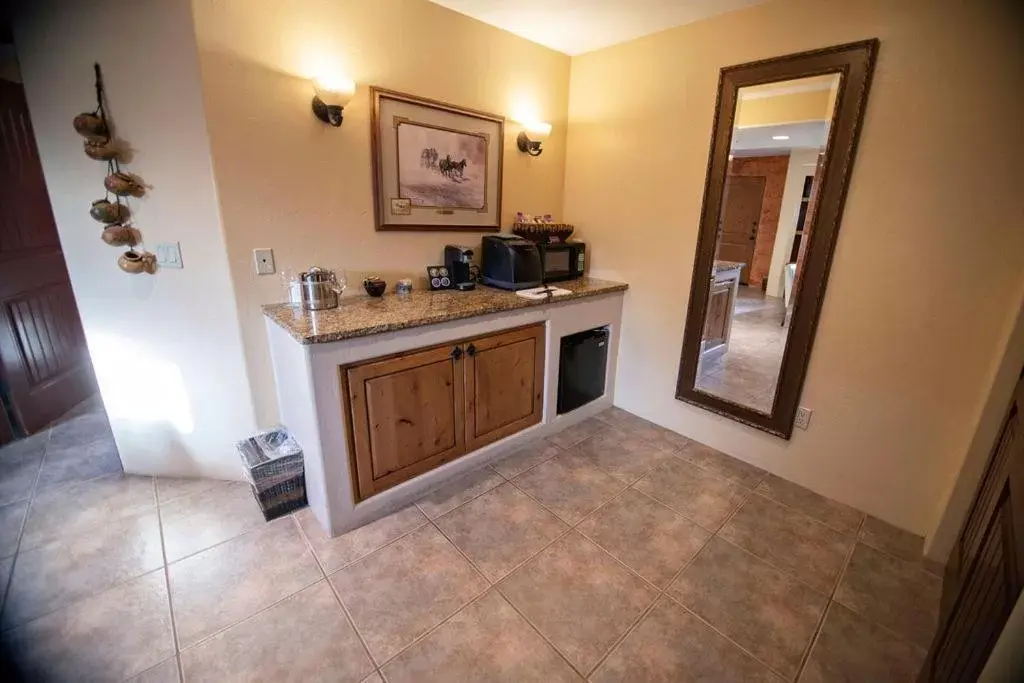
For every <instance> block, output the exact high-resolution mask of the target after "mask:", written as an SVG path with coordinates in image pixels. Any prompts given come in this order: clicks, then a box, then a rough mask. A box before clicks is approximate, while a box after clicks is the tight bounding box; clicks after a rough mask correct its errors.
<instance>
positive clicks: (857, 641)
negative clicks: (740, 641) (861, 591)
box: [800, 602, 927, 683]
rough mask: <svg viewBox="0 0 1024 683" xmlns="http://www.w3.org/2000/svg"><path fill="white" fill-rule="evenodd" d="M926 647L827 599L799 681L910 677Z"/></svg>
mask: <svg viewBox="0 0 1024 683" xmlns="http://www.w3.org/2000/svg"><path fill="white" fill-rule="evenodd" d="M926 655H927V651H926V650H925V649H924V648H922V647H918V646H917V645H914V644H913V643H910V642H907V641H905V640H903V639H902V638H900V637H899V636H896V635H893V634H892V633H891V632H889V631H887V630H885V629H884V628H882V627H880V626H878V625H876V624H873V623H871V622H870V621H868V620H867V619H865V618H864V617H861V616H860V615H857V614H854V613H853V612H851V611H850V610H848V609H846V608H845V607H843V606H842V605H840V604H837V603H835V602H833V603H831V604H830V605H829V608H828V614H827V615H826V616H825V623H824V624H823V625H822V627H821V633H819V634H818V638H817V640H815V642H814V647H813V648H812V649H811V654H810V656H809V657H808V658H807V664H805V665H804V670H803V673H801V674H800V683H841V682H845V681H874V682H877V683H884V682H886V681H893V682H894V683H895V682H897V681H905V682H908V683H909V681H913V680H915V679H916V678H917V674H918V671H920V669H921V666H922V665H923V664H924V660H925V656H926Z"/></svg>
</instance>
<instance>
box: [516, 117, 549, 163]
mask: <svg viewBox="0 0 1024 683" xmlns="http://www.w3.org/2000/svg"><path fill="white" fill-rule="evenodd" d="M550 133H551V124H550V123H544V122H543V121H533V122H530V123H523V131H522V132H521V133H520V134H519V135H518V137H516V144H517V145H519V151H520V152H526V153H527V154H529V155H530V156H531V157H539V156H540V155H541V153H542V152H543V151H544V150H543V149H542V148H541V143H542V142H544V140H546V139H547V137H548V135H549V134H550Z"/></svg>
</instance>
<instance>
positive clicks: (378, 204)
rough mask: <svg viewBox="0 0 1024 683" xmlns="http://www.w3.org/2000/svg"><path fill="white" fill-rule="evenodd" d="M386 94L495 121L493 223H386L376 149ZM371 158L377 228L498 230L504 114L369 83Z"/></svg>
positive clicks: (398, 98) (380, 170) (499, 223)
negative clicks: (496, 192) (496, 190)
mask: <svg viewBox="0 0 1024 683" xmlns="http://www.w3.org/2000/svg"><path fill="white" fill-rule="evenodd" d="M381 97H386V98H388V99H392V100H399V101H401V102H409V103H411V104H419V105H424V106H427V107H434V108H436V109H444V110H446V111H449V112H451V113H453V114H462V115H464V116H472V117H475V118H480V119H487V120H489V121H493V122H494V123H497V124H498V158H497V162H496V167H497V184H498V196H497V201H496V202H495V211H496V214H495V215H496V225H430V224H419V223H403V224H397V223H385V222H384V220H385V215H384V206H383V202H382V200H381V187H382V186H383V177H382V175H383V172H384V171H383V169H382V168H381V167H380V165H381V164H380V160H379V159H378V158H377V157H378V154H377V152H378V149H379V145H380V133H379V128H380V99H381ZM370 103H371V104H370V160H371V162H372V164H373V217H374V224H375V226H376V229H377V230H378V231H380V232H387V231H394V232H423V231H430V232H499V231H500V230H501V194H502V170H503V166H504V158H505V117H504V116H502V115H500V114H492V113H490V112H486V111H481V110H479V109H470V108H469V107H460V106H458V105H454V104H449V103H447V102H442V101H441V100H433V99H429V98H427V97H418V96H416V95H409V94H408V93H402V92H398V91H396V90H388V89H387V88H381V87H379V86H375V85H374V86H370ZM486 195H487V187H486V181H485V187H484V201H485V203H486V201H487V197H486Z"/></svg>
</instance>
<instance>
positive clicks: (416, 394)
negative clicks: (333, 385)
mask: <svg viewBox="0 0 1024 683" xmlns="http://www.w3.org/2000/svg"><path fill="white" fill-rule="evenodd" d="M464 358H465V356H464V355H463V349H462V346H461V345H457V344H448V345H445V346H438V347H434V348H430V349H425V350H423V351H418V352H412V353H407V354H403V355H400V356H395V357H392V358H386V359H383V360H379V361H374V362H370V363H365V364H363V365H358V366H356V367H351V368H347V369H346V370H344V371H343V373H342V375H343V377H342V379H343V383H344V385H345V386H346V389H347V393H348V406H349V410H350V425H351V429H350V430H349V431H350V434H351V436H352V439H351V444H350V447H351V449H352V462H353V464H354V468H355V474H356V477H355V479H356V488H357V489H358V497H359V499H360V500H362V499H364V498H367V497H369V496H372V495H373V494H375V493H380V492H381V491H383V490H385V489H388V488H390V487H392V486H394V485H396V484H399V483H401V482H403V481H405V480H407V479H411V478H412V477H415V476H417V475H419V474H422V473H423V472H426V471H428V470H431V469H433V468H435V467H437V466H438V465H441V464H443V463H446V462H448V461H450V460H454V459H455V458H458V457H459V456H460V455H463V454H464V453H465V452H466V441H465V430H464V428H463V411H464V410H465V407H464V403H465V401H464V399H463V390H464V384H463V369H462V366H463V365H464Z"/></svg>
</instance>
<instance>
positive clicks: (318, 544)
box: [295, 505, 427, 573]
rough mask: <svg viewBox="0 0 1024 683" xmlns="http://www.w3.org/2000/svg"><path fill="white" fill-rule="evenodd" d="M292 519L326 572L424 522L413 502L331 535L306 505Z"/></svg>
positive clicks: (366, 553)
mask: <svg viewBox="0 0 1024 683" xmlns="http://www.w3.org/2000/svg"><path fill="white" fill-rule="evenodd" d="M295 519H296V520H298V522H299V525H300V526H301V527H302V533H304V534H305V535H306V538H308V539H309V543H310V545H312V546H313V552H315V553H316V556H317V557H318V558H319V559H320V563H321V564H322V565H323V566H324V571H326V572H328V573H330V572H334V571H337V570H338V569H341V568H342V567H344V566H345V565H347V564H351V563H352V562H355V561H356V560H358V559H359V558H361V557H363V556H365V555H369V554H370V553H372V552H373V551H374V550H376V549H377V548H380V547H381V546H384V545H387V544H388V543H390V542H392V541H394V540H395V539H398V538H401V537H402V536H405V535H406V534H407V533H409V532H411V531H414V530H416V529H418V528H419V527H421V526H423V525H424V524H426V523H427V518H426V517H424V516H423V513H422V512H420V511H419V509H418V508H417V507H416V506H415V505H411V506H409V507H407V508H403V509H401V510H399V511H398V512H395V513H393V514H390V515H388V516H387V517H381V518H380V519H378V520H376V521H374V522H370V523H369V524H367V525H366V526H361V527H359V528H358V529H353V530H352V531H349V532H348V533H344V534H342V535H341V536H335V537H334V538H331V537H330V536H328V535H327V532H326V531H324V528H323V527H322V526H320V522H319V521H318V520H317V518H316V517H315V516H314V515H313V512H312V511H311V510H310V509H309V508H306V509H305V510H301V511H299V512H298V513H296V514H295Z"/></svg>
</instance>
